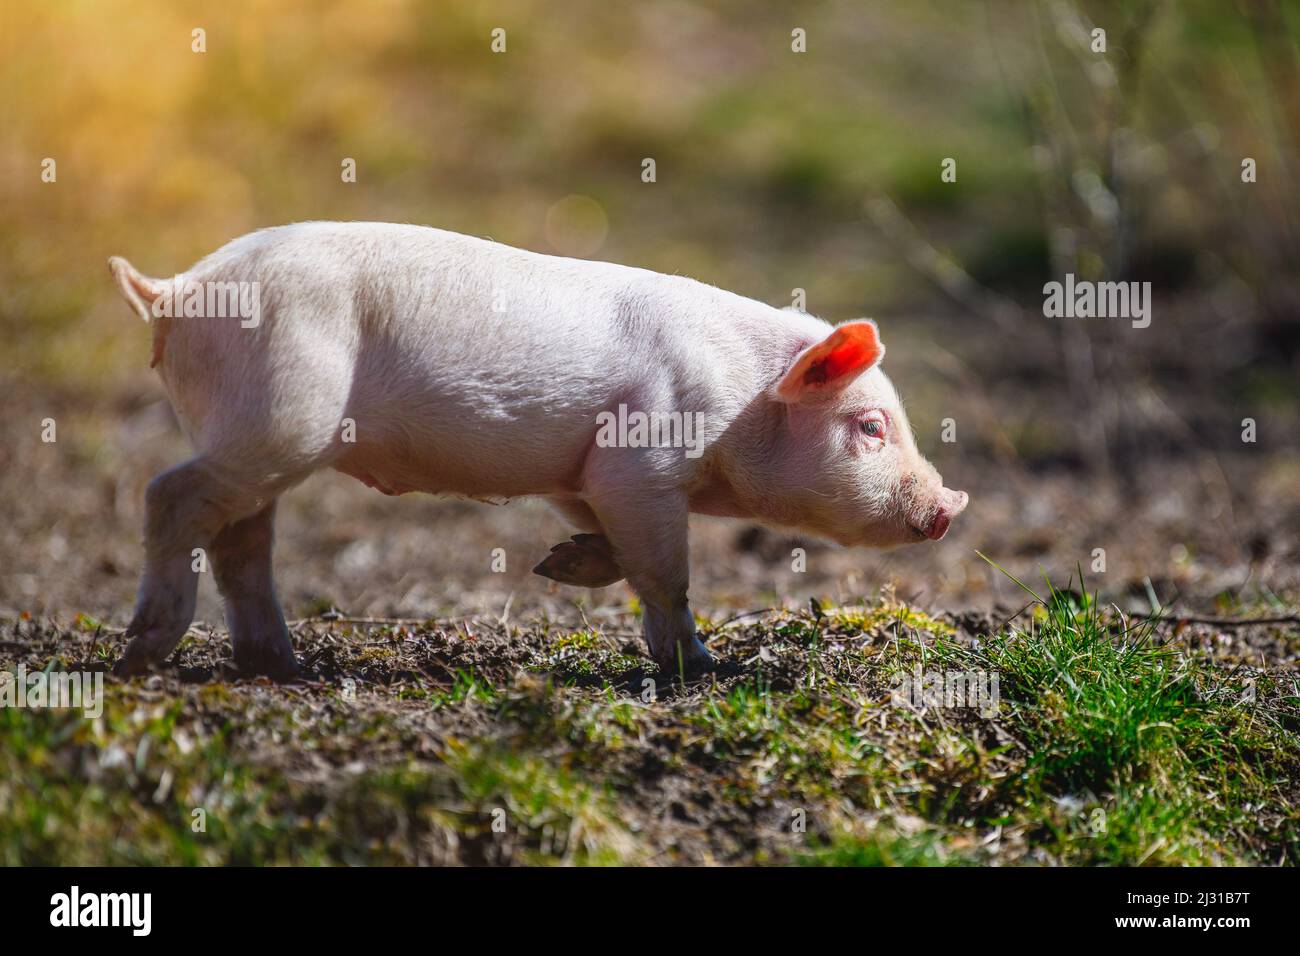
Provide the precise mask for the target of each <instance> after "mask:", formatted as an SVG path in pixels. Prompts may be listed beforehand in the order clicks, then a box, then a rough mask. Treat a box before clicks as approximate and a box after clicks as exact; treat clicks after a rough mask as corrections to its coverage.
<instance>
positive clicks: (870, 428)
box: [860, 418, 885, 438]
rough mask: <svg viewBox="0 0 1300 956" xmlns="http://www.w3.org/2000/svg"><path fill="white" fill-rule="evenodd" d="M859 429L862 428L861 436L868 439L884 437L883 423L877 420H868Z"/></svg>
mask: <svg viewBox="0 0 1300 956" xmlns="http://www.w3.org/2000/svg"><path fill="white" fill-rule="evenodd" d="M860 427H861V428H862V434H864V435H866V436H867V437H868V438H884V437H885V423H884V422H882V421H881V420H880V419H878V418H868V419H867V420H866V421H864V422H862V424H861V426H860Z"/></svg>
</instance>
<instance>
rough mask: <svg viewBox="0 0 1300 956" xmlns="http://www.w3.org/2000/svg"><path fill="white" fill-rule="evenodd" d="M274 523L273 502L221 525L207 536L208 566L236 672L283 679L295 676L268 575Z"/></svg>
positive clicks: (278, 603) (288, 645)
mask: <svg viewBox="0 0 1300 956" xmlns="http://www.w3.org/2000/svg"><path fill="white" fill-rule="evenodd" d="M274 525H275V502H271V504H269V505H267V506H266V507H265V508H263V509H262V510H261V511H259V512H257V514H255V515H252V516H251V517H248V518H243V519H241V520H239V521H233V522H231V523H230V524H228V525H226V526H225V527H224V528H222V529H221V530H220V531H218V532H217V534H216V537H214V538H213V539H212V567H213V571H214V574H215V577H216V579H217V588H218V589H219V590H220V591H221V596H222V597H223V598H224V599H225V601H226V625H227V626H228V627H229V628H230V643H231V645H232V647H233V648H234V654H235V664H236V666H238V668H239V670H240V673H242V674H244V675H246V676H254V675H258V674H265V675H267V676H268V677H271V678H273V679H275V680H279V681H287V680H292V679H293V678H294V677H296V676H297V673H298V662H297V661H296V660H294V656H293V645H292V644H291V643H290V641H289V629H288V628H287V627H286V626H285V623H284V613H283V612H282V611H281V610H280V602H279V600H278V599H277V598H276V595H275V581H274V580H273V578H272V575H271V546H272V542H273V540H274Z"/></svg>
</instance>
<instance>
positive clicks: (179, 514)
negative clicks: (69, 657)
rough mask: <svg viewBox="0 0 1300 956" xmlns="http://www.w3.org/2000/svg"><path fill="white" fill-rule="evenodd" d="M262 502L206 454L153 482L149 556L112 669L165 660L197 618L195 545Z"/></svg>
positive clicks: (127, 670) (127, 671) (123, 671)
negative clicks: (127, 640) (222, 474)
mask: <svg viewBox="0 0 1300 956" xmlns="http://www.w3.org/2000/svg"><path fill="white" fill-rule="evenodd" d="M264 503H265V502H260V503H259V502H258V500H257V496H256V494H251V495H250V494H248V493H247V492H246V491H244V490H242V489H240V488H239V487H238V486H236V485H234V484H232V483H231V482H230V481H228V480H225V479H223V478H221V477H220V476H218V475H217V474H216V472H215V470H214V469H213V467H212V465H211V463H210V462H208V461H206V460H205V459H203V458H202V457H200V458H195V459H193V460H191V461H188V462H186V463H185V464H183V465H177V466H176V467H175V468H172V469H169V470H168V471H165V472H163V473H162V474H160V475H158V476H157V477H156V478H154V479H153V481H151V482H149V487H148V489H147V490H146V492H145V530H144V545H145V562H144V575H143V576H142V578H141V581H140V589H139V591H138V592H137V596H136V602H135V614H134V616H133V617H132V618H131V623H130V625H129V626H128V627H127V629H126V636H127V637H130V638H132V639H133V640H132V641H131V643H130V645H129V646H128V647H127V649H126V653H125V654H124V655H123V656H122V659H121V660H120V661H118V662H117V665H116V666H115V667H114V668H113V672H114V673H115V674H118V675H119V676H122V677H131V676H133V675H136V674H141V673H144V672H145V671H147V670H148V669H149V668H150V667H151V666H152V665H154V664H157V663H159V662H160V661H162V660H163V659H165V658H166V657H167V656H168V655H169V654H171V652H172V651H173V650H175V648H176V645H177V644H178V643H179V642H180V639H181V638H182V637H183V636H184V634H185V631H186V630H187V629H188V628H189V626H190V621H192V620H193V619H194V602H195V598H196V596H197V594H198V585H199V581H198V575H199V572H198V571H197V570H196V569H195V556H194V554H193V551H194V549H195V548H203V549H205V550H206V549H208V548H209V546H210V545H211V543H212V539H213V537H214V536H215V535H216V533H217V531H219V530H220V529H221V527H222V526H223V525H225V524H226V523H227V522H228V521H229V520H230V519H231V517H232V516H234V515H237V514H238V513H239V512H240V511H241V510H242V512H243V513H244V514H248V513H250V512H252V511H255V510H257V509H258V508H259V507H261V506H262V505H263V504H264Z"/></svg>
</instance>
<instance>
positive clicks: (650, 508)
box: [587, 482, 713, 673]
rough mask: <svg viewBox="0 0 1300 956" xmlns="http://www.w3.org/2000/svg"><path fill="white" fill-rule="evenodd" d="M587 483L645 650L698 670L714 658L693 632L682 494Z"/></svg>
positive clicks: (670, 665)
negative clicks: (638, 616)
mask: <svg viewBox="0 0 1300 956" xmlns="http://www.w3.org/2000/svg"><path fill="white" fill-rule="evenodd" d="M615 484H618V485H619V487H617V488H601V487H599V486H597V487H595V488H592V489H589V495H588V498H587V501H588V504H590V505H591V508H592V510H593V511H594V512H595V513H596V516H597V517H598V518H599V519H600V524H601V527H602V528H604V529H605V534H606V536H607V537H608V538H609V542H610V545H611V546H612V547H613V549H614V557H615V560H616V561H617V564H618V567H619V569H620V570H622V571H623V573H624V574H625V575H626V577H627V583H628V584H629V585H631V587H632V590H634V591H635V592H636V593H637V596H638V597H640V598H641V603H642V605H643V607H644V614H643V624H644V628H645V639H646V643H647V644H648V645H649V647H650V656H651V657H653V658H654V659H655V662H656V663H657V664H658V665H659V666H660V667H661V668H663V669H664V670H665V671H670V672H674V673H675V672H677V671H678V669H679V668H680V669H682V670H684V671H687V672H697V671H700V670H703V669H704V668H706V667H708V666H709V665H710V664H711V663H712V662H713V658H712V657H711V656H710V655H709V652H708V651H707V650H705V648H704V645H703V644H701V643H700V641H699V639H698V638H697V637H696V636H695V617H694V615H692V614H691V608H690V604H689V603H688V602H687V598H686V589H687V585H688V583H689V579H690V570H689V565H688V560H689V557H688V544H687V519H688V515H689V507H688V502H687V498H686V495H685V494H684V493H683V492H681V491H680V490H678V489H675V488H665V489H659V488H653V487H627V486H626V485H625V484H624V483H623V482H618V483H615Z"/></svg>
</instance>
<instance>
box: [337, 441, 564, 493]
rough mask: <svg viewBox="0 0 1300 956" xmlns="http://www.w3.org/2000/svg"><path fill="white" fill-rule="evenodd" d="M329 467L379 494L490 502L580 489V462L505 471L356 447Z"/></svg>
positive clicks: (522, 462)
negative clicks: (422, 494)
mask: <svg viewBox="0 0 1300 956" xmlns="http://www.w3.org/2000/svg"><path fill="white" fill-rule="evenodd" d="M333 467H334V470H335V471H338V472H341V473H342V474H345V475H347V476H349V477H350V478H355V479H356V480H357V481H359V482H361V483H362V484H363V485H365V486H367V487H368V488H374V489H375V490H376V491H379V492H382V493H383V494H385V495H405V494H409V493H411V492H413V491H421V492H425V493H427V494H435V495H436V494H450V495H464V496H467V497H471V498H483V499H489V500H496V499H504V498H518V497H524V496H528V495H555V494H573V493H575V492H577V491H579V490H580V489H581V484H582V477H581V475H582V462H581V461H580V460H579V461H575V462H573V463H572V464H570V465H568V466H566V467H555V466H551V467H546V466H545V465H543V464H539V463H538V462H536V461H532V462H529V461H527V459H516V460H515V461H514V462H512V463H511V466H509V467H502V466H501V463H500V462H489V461H474V460H468V459H466V460H460V459H458V458H457V456H455V455H453V454H448V455H439V454H437V453H436V452H435V453H432V454H419V455H412V454H410V453H402V454H398V453H395V452H394V450H390V449H379V448H366V449H362V448H358V449H355V450H353V451H350V452H348V453H346V454H345V455H343V457H341V458H340V459H339V460H338V461H336V462H335V463H334V466H333Z"/></svg>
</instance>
